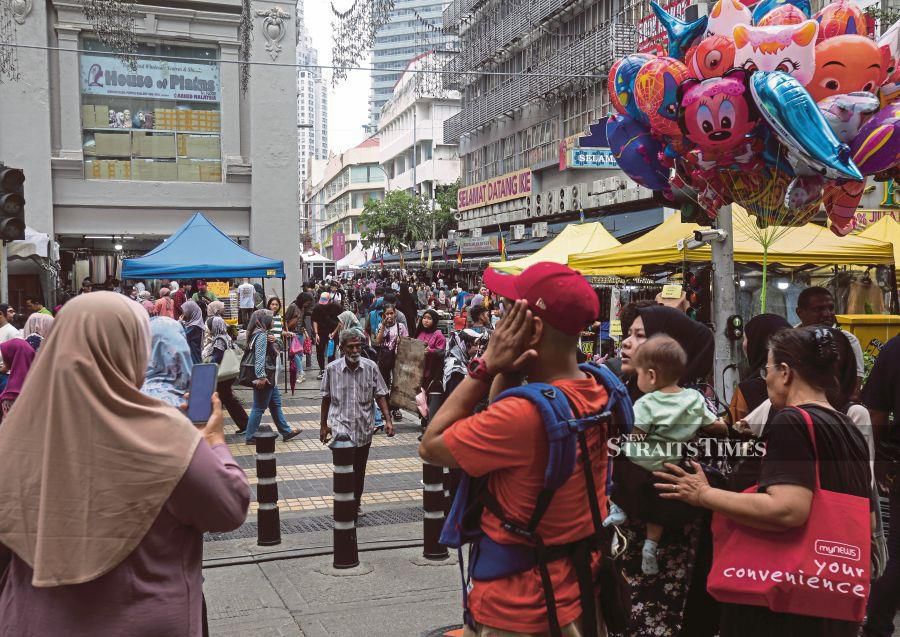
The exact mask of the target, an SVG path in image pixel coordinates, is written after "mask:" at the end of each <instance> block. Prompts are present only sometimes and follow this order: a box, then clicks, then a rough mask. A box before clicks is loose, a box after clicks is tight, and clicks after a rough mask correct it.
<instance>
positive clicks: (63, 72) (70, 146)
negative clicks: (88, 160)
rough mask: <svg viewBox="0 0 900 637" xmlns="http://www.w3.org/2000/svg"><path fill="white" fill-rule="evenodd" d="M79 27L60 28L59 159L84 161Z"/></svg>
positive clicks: (57, 30) (60, 26)
mask: <svg viewBox="0 0 900 637" xmlns="http://www.w3.org/2000/svg"><path fill="white" fill-rule="evenodd" d="M80 34H81V29H80V28H78V27H76V26H70V25H59V26H57V27H56V35H57V38H59V48H60V49H62V50H61V51H59V52H58V53H57V56H58V58H59V156H60V157H61V158H63V159H78V160H81V159H83V157H84V155H83V153H82V150H81V86H80V84H79V81H80V77H81V73H80V71H79V68H78V36H79V35H80Z"/></svg>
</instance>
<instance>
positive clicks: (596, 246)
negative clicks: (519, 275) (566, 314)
mask: <svg viewBox="0 0 900 637" xmlns="http://www.w3.org/2000/svg"><path fill="white" fill-rule="evenodd" d="M618 245H621V243H619V241H618V240H616V238H615V237H613V236H612V235H611V234H609V232H607V230H606V228H604V227H603V224H602V223H599V222H595V223H581V224H570V225H568V226H566V227H565V228H563V231H562V232H560V233H559V235H558V236H557V237H556V238H554V239H553V240H552V241H550V243H548V244H547V245H545V246H544V247H542V248H541V249H540V250H538V251H537V252H535V253H534V254H531V255H529V256H527V257H522V258H521V259H515V260H513V261H497V262H495V263H491V267H492V268H494V269H495V270H500V271H503V272H521V271H522V270H524V269H525V268H527V267H528V266H530V265H534V264H535V263H541V262H542V261H551V262H553V263H566V262H567V261H568V259H569V255H570V254H581V253H583V252H596V251H598V250H606V249H609V248H613V247H615V246H618Z"/></svg>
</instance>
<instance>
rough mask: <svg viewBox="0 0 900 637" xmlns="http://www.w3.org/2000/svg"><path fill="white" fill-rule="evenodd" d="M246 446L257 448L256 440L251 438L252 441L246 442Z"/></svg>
mask: <svg viewBox="0 0 900 637" xmlns="http://www.w3.org/2000/svg"><path fill="white" fill-rule="evenodd" d="M244 444H245V445H253V446H254V447H255V446H256V438H251V439H250V440H247V441H245V442H244Z"/></svg>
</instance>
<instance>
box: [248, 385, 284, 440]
mask: <svg viewBox="0 0 900 637" xmlns="http://www.w3.org/2000/svg"><path fill="white" fill-rule="evenodd" d="M266 407H268V408H269V413H270V414H272V419H273V420H274V421H275V426H276V427H277V428H278V431H280V432H281V435H282V436H284V435H286V434H289V433H291V428H290V427H289V426H288V424H287V420H285V419H284V412H282V411H281V392H280V391H278V386H277V385H266V386H265V387H264V388H263V389H257V388H256V387H254V388H253V408H252V409H251V410H250V418H249V419H248V421H247V431H246V432H245V433H244V436H245V437H246V439H247V440H252V439H253V436H255V435H256V432H257V430H258V429H259V423H260V422H262V415H263V412H264V411H265V410H266Z"/></svg>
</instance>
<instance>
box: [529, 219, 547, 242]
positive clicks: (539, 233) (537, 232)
mask: <svg viewBox="0 0 900 637" xmlns="http://www.w3.org/2000/svg"><path fill="white" fill-rule="evenodd" d="M546 236H547V222H546V221H536V222H535V223H533V224H531V237H532V238H533V239H542V238H544V237H546Z"/></svg>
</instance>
